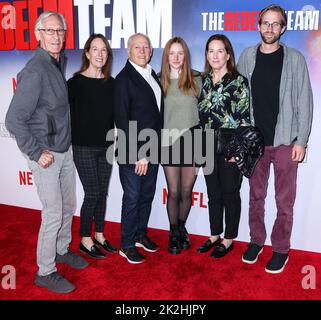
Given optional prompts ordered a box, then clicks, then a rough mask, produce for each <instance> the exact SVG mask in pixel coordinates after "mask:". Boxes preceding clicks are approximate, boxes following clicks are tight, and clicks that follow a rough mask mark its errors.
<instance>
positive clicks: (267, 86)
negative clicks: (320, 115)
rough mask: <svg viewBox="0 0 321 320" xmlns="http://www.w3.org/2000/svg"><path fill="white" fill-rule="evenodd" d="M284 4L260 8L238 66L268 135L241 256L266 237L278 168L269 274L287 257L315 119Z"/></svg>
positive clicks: (257, 249) (251, 257) (250, 258)
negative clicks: (253, 36) (251, 42)
mask: <svg viewBox="0 0 321 320" xmlns="http://www.w3.org/2000/svg"><path fill="white" fill-rule="evenodd" d="M286 24H287V18H286V15H285V12H284V9H283V8H281V7H280V6H277V5H270V6H268V7H266V8H264V9H262V10H261V12H260V15H259V23H258V31H259V33H260V35H261V38H262V41H261V43H259V44H257V45H256V46H254V47H251V48H247V49H245V50H244V51H243V52H242V54H241V56H240V59H239V61H238V70H239V72H240V73H241V74H243V75H244V76H246V77H247V78H248V80H249V83H250V91H251V115H252V124H254V120H255V125H256V126H257V127H259V129H260V130H261V131H262V133H263V135H264V139H265V150H264V151H265V153H264V156H263V157H262V158H261V159H260V161H259V162H258V164H257V166H256V168H255V170H254V173H253V175H252V176H251V178H250V179H249V182H250V204H249V225H250V236H251V242H250V244H249V246H248V248H247V250H246V251H245V252H244V254H243V257H242V261H243V262H244V263H248V264H254V263H255V262H256V261H257V259H258V256H259V254H260V253H261V252H262V251H263V246H264V243H265V240H266V229H265V224H264V203H265V198H266V194H267V187H268V179H269V175H270V164H271V163H272V164H273V167H274V180H275V183H274V184H275V200H276V206H277V217H276V220H275V222H274V226H273V231H272V234H271V243H272V249H273V255H272V257H271V259H270V261H269V262H268V264H267V265H266V268H265V271H266V272H268V273H280V272H282V271H283V269H284V267H285V265H286V263H287V262H288V259H289V255H288V252H289V249H290V237H291V231H292V225H293V207H294V202H295V196H296V180H297V168H298V163H299V162H301V161H302V160H303V159H304V156H305V149H306V146H307V142H308V137H309V134H310V130H311V123H312V109H313V97H312V89H311V84H310V79H309V73H308V69H307V66H306V62H305V59H304V57H303V55H302V54H301V53H300V52H298V51H297V50H295V49H292V48H288V47H287V46H285V45H284V44H281V43H280V37H281V35H282V34H283V33H284V31H285V29H286Z"/></svg>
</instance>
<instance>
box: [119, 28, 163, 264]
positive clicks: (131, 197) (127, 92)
mask: <svg viewBox="0 0 321 320" xmlns="http://www.w3.org/2000/svg"><path fill="white" fill-rule="evenodd" d="M127 48H128V58H129V59H128V60H127V63H126V65H125V67H124V68H123V70H121V72H120V73H119V74H118V75H117V77H116V80H115V91H114V93H115V95H114V97H115V103H114V113H115V122H116V127H117V130H118V136H120V132H119V131H122V132H121V133H122V134H123V136H125V137H126V159H125V161H119V159H118V163H119V176H120V181H121V184H122V188H123V191H124V195H123V201H122V215H121V248H120V251H119V253H120V255H121V256H122V257H125V258H127V260H128V262H130V263H141V262H143V261H144V260H145V258H144V256H143V255H141V254H140V253H139V252H138V251H137V249H136V247H142V248H143V249H144V250H145V251H148V252H155V251H157V250H158V247H157V245H156V244H155V243H154V242H153V241H151V240H150V239H149V238H148V237H147V224H148V220H149V216H150V212H151V207H152V201H153V198H154V194H155V189H156V179H157V172H158V160H157V161H155V159H158V156H157V155H156V156H155V152H154V154H151V153H153V152H151V153H150V154H149V155H145V156H144V155H141V152H139V151H140V150H141V151H142V149H140V148H141V147H142V145H143V144H144V143H143V142H142V141H138V139H137V136H139V134H140V133H141V132H142V131H143V130H144V132H146V131H147V132H150V133H151V134H152V133H154V137H155V136H156V138H157V140H158V141H159V139H158V137H159V133H160V130H161V113H160V110H161V109H162V104H163V95H162V90H161V87H160V84H159V81H158V78H157V76H156V74H155V72H154V71H153V70H152V68H151V66H150V65H149V64H148V62H149V60H150V58H151V55H152V47H151V43H150V39H149V38H148V37H147V36H146V35H144V34H140V33H137V34H134V35H132V36H131V37H130V38H129V39H128V43H127ZM136 128H137V130H136ZM132 129H134V132H133V130H132ZM148 130H149V131H148ZM133 137H136V138H134V139H133ZM133 140H134V141H133ZM158 141H157V145H158ZM120 144H121V143H119V144H118V148H121V147H124V146H121V145H120ZM152 145H153V146H154V147H155V143H153V144H152ZM136 147H137V148H136ZM155 150H156V153H157V151H158V148H157V147H156V149H155V148H154V151H155ZM152 159H153V160H154V161H152ZM122 160H124V159H122Z"/></svg>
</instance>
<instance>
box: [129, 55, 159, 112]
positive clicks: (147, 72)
mask: <svg viewBox="0 0 321 320" xmlns="http://www.w3.org/2000/svg"><path fill="white" fill-rule="evenodd" d="M128 61H129V62H130V63H131V64H132V66H133V67H134V68H135V69H136V71H137V72H138V73H139V74H140V75H141V76H142V77H143V78H144V79H145V80H146V81H147V82H148V84H149V85H150V86H151V88H152V89H153V91H154V95H155V98H156V101H157V106H158V109H159V110H160V107H161V96H162V91H161V88H160V86H159V84H158V83H157V81H156V80H155V79H154V77H153V76H152V67H151V66H150V65H149V64H147V65H146V68H142V67H141V66H139V65H138V64H136V63H134V62H132V61H130V60H128Z"/></svg>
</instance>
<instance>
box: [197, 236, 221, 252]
mask: <svg viewBox="0 0 321 320" xmlns="http://www.w3.org/2000/svg"><path fill="white" fill-rule="evenodd" d="M221 241H222V239H221V238H218V239H217V240H216V241H214V242H212V241H211V240H210V239H207V240H206V241H205V242H204V243H203V244H202V245H201V246H200V247H198V248H197V249H196V251H197V252H199V253H205V252H208V251H210V250H211V249H212V248H213V247H215V246H217V245H218V244H220V243H221Z"/></svg>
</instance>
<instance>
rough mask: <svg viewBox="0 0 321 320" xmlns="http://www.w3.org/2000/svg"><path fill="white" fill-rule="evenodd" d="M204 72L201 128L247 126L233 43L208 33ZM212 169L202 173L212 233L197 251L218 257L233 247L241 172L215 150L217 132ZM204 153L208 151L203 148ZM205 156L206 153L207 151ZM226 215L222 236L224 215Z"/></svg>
mask: <svg viewBox="0 0 321 320" xmlns="http://www.w3.org/2000/svg"><path fill="white" fill-rule="evenodd" d="M205 61H206V63H205V72H204V79H203V87H202V90H201V94H200V99H199V104H198V109H199V117H200V123H201V126H202V128H203V129H204V130H206V129H214V132H215V133H217V131H218V129H219V128H229V129H236V128H238V127H239V126H247V125H250V112H249V88H248V82H247V80H246V78H244V77H243V76H242V75H240V74H239V73H238V72H237V69H236V65H235V58H234V52H233V48H232V45H231V43H230V41H229V39H228V38H227V37H226V36H224V35H221V34H216V35H213V36H211V37H210V38H209V39H208V40H207V43H206V48H205ZM214 139H215V143H214V146H215V147H214V150H212V151H210V152H211V156H212V154H213V156H214V171H213V172H212V173H210V174H208V175H205V181H206V186H207V194H208V199H209V201H208V208H209V218H210V228H211V236H210V237H209V239H208V240H206V241H205V243H204V244H203V245H201V246H200V247H199V248H198V249H197V251H198V252H201V253H203V252H207V251H209V250H210V249H211V248H213V247H215V246H216V248H215V249H214V251H213V252H212V254H211V256H212V257H214V258H221V257H223V256H225V255H226V254H227V253H228V252H229V251H231V250H232V249H233V239H235V238H236V237H237V234H238V227H239V221H240V215H241V198H240V188H241V183H242V174H241V173H240V171H239V169H238V167H237V165H236V162H235V159H234V157H231V158H230V159H227V158H226V155H224V154H221V153H220V154H218V152H217V141H216V140H217V134H214ZM206 151H207V153H208V152H209V151H208V150H206ZM207 156H208V154H207ZM224 214H225V232H224V239H223V240H222V241H221V239H220V235H221V234H222V233H223V216H224Z"/></svg>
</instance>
